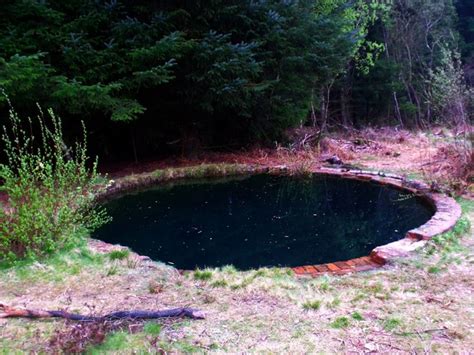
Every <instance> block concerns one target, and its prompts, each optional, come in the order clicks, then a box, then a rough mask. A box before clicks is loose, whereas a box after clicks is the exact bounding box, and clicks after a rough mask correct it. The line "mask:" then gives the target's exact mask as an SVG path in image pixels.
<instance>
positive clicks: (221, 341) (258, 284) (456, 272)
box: [0, 199, 474, 354]
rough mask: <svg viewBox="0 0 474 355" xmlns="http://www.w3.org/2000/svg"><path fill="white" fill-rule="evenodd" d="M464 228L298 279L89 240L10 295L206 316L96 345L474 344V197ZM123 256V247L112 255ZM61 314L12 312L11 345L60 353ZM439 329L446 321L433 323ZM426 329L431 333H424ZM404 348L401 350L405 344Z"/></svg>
mask: <svg viewBox="0 0 474 355" xmlns="http://www.w3.org/2000/svg"><path fill="white" fill-rule="evenodd" d="M459 203H460V204H461V206H462V207H463V211H464V215H463V218H462V219H461V220H460V221H459V223H458V224H457V225H456V227H455V228H454V230H453V231H451V232H448V233H445V234H444V235H442V236H439V237H437V238H435V239H434V240H433V241H431V242H429V243H428V245H427V247H426V248H424V249H423V250H421V251H420V252H418V253H416V254H414V255H413V256H411V257H410V258H405V259H401V260H400V261H398V262H397V263H395V264H394V265H391V266H388V267H386V268H382V269H378V270H375V271H371V272H367V273H356V274H352V275H346V276H340V277H338V276H325V277H320V278H317V279H297V278H295V277H294V275H293V274H292V272H291V270H290V269H285V268H262V269H259V270H251V271H245V272H241V271H238V270H236V269H235V268H234V267H233V266H226V267H223V268H216V269H203V270H195V271H194V272H192V273H189V274H185V275H180V274H179V273H178V272H176V270H174V269H172V268H170V267H168V266H166V265H164V264H160V263H153V262H149V261H136V262H134V264H133V265H132V264H130V262H129V260H134V258H133V253H130V252H129V253H128V254H127V253H125V252H121V253H114V252H110V253H106V254H98V253H95V252H92V251H91V250H90V249H89V248H88V247H87V245H86V244H83V245H81V246H80V247H78V248H76V249H74V250H72V251H65V252H63V253H60V254H57V255H55V256H54V257H52V258H49V259H47V260H39V261H36V262H31V261H30V262H25V263H19V264H18V265H16V266H15V267H13V268H9V269H1V270H0V271H1V272H0V285H2V287H0V300H1V302H2V303H5V304H11V305H15V306H26V307H29V308H34V309H65V310H68V311H71V312H79V313H84V314H91V313H92V314H104V313H107V312H111V311H116V310H130V309H163V308H174V307H179V306H190V307H195V308H199V309H202V310H203V311H204V312H205V313H206V319H205V320H202V321H189V320H188V321H183V320H179V321H178V323H176V322H173V321H170V320H164V321H160V322H154V321H149V322H144V323H143V324H142V325H141V327H138V328H136V329H131V330H130V329H128V328H125V329H123V330H119V331H115V332H113V333H110V334H106V336H105V339H104V342H103V343H102V344H100V345H97V346H89V347H88V348H87V353H90V354H99V353H130V352H132V351H133V352H136V353H148V352H152V353H153V352H160V351H164V352H171V353H182V352H212V351H217V352H267V353H268V352H269V353H272V352H295V353H303V352H310V353H317V352H324V353H342V352H358V351H360V348H359V346H358V344H360V343H363V344H367V343H374V344H376V346H377V349H378V351H379V352H386V353H391V352H438V353H450V352H459V353H463V352H469V351H470V349H472V348H474V339H473V338H472V336H471V330H470V328H469V327H470V324H472V323H473V322H474V316H473V315H472V313H471V312H469V311H468V310H470V309H472V299H471V293H472V287H473V284H472V273H473V272H474V263H473V261H474V253H473V244H474V241H473V240H472V238H470V236H471V234H470V233H471V232H470V221H471V220H472V218H473V213H474V203H473V202H472V201H468V200H463V199H461V200H459ZM112 255H113V256H112ZM74 326H75V323H65V322H63V321H61V320H50V321H35V320H28V319H9V320H0V349H2V350H0V354H2V353H5V354H6V353H15V352H18V351H19V350H21V351H24V352H31V353H48V352H52V351H51V348H50V345H49V340H50V339H51V337H52V336H53V334H54V333H55V332H56V331H58V330H61V331H63V330H65V329H66V330H67V329H70V330H71V331H73V330H74ZM433 329H441V331H438V330H437V331H436V332H435V333H432V332H431V330H433ZM418 334H423V336H422V337H420V336H418ZM400 349H401V350H400Z"/></svg>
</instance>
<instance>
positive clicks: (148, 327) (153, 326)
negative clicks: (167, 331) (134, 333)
mask: <svg viewBox="0 0 474 355" xmlns="http://www.w3.org/2000/svg"><path fill="white" fill-rule="evenodd" d="M161 329H162V326H161V324H159V323H156V322H146V323H145V325H144V326H143V331H144V332H145V333H146V334H149V335H155V336H156V335H159V334H160V333H161Z"/></svg>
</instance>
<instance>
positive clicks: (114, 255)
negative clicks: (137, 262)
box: [108, 249, 130, 260]
mask: <svg viewBox="0 0 474 355" xmlns="http://www.w3.org/2000/svg"><path fill="white" fill-rule="evenodd" d="M108 255H109V258H110V260H123V259H126V258H128V256H129V255H130V251H129V250H128V249H120V250H113V251H111V252H110V253H109V254H108Z"/></svg>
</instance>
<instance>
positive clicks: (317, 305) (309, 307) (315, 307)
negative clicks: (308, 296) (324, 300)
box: [303, 301, 321, 311]
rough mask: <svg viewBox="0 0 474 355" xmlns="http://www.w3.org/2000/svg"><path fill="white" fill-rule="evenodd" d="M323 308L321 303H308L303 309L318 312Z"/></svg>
mask: <svg viewBox="0 0 474 355" xmlns="http://www.w3.org/2000/svg"><path fill="white" fill-rule="evenodd" d="M320 308H321V301H307V302H305V303H303V309H305V310H307V311H309V310H313V311H317V310H318V309H320Z"/></svg>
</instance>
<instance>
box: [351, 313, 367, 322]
mask: <svg viewBox="0 0 474 355" xmlns="http://www.w3.org/2000/svg"><path fill="white" fill-rule="evenodd" d="M351 318H352V319H354V320H358V321H361V320H364V317H362V315H361V314H360V313H359V312H353V313H352V314H351Z"/></svg>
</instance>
